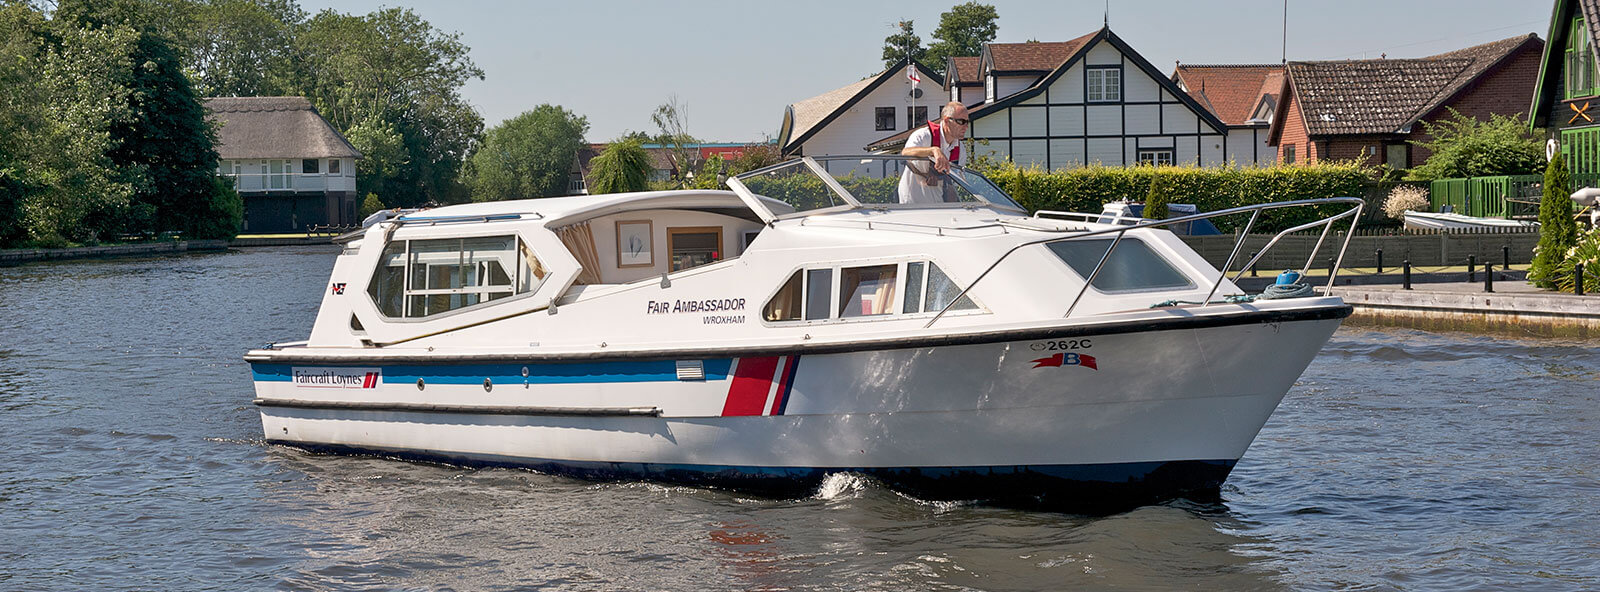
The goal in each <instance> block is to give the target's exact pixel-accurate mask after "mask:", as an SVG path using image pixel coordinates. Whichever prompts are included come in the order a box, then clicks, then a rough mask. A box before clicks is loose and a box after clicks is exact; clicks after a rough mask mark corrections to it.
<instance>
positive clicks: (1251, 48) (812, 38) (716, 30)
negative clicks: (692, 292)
mask: <svg viewBox="0 0 1600 592" xmlns="http://www.w3.org/2000/svg"><path fill="white" fill-rule="evenodd" d="M958 3H959V2H956V1H955V0H945V1H944V2H908V1H902V2H876V1H872V0H851V1H845V0H805V1H803V2H781V3H780V2H760V1H756V0H746V1H740V2H735V1H723V0H714V1H713V0H708V1H695V2H689V1H672V0H650V1H610V0H591V1H572V0H560V1H538V2H532V1H524V2H513V1H500V0H496V1H486V0H446V1H433V0H417V1H412V2H396V1H387V2H380V1H369V0H354V1H345V0H341V1H338V2H332V1H328V0H301V6H302V7H303V8H304V9H305V10H306V11H307V12H309V13H313V14H314V13H316V12H320V11H322V10H325V9H333V10H337V11H340V12H345V13H354V14H365V13H368V12H371V11H373V10H376V9H378V8H380V7H391V6H398V7H405V8H410V9H412V10H414V11H415V12H416V13H417V14H418V15H420V16H421V17H422V18H424V19H426V20H427V21H428V22H430V23H432V24H433V26H434V27H435V28H437V29H439V30H442V31H447V32H459V33H461V36H462V41H463V42H464V43H466V45H467V46H468V47H470V48H472V53H471V57H472V60H473V61H474V62H475V63H477V65H478V67H479V68H481V69H483V72H484V79H483V80H473V81H471V82H469V83H468V84H467V85H466V86H465V87H464V88H463V89H462V91H461V92H462V95H463V96H464V97H465V98H466V100H467V102H469V103H471V104H472V105H473V106H475V107H476V108H477V109H478V111H479V112H480V113H481V114H482V115H483V118H484V125H485V127H486V128H487V127H493V126H495V125H498V124H499V123H500V122H502V121H504V120H506V119H508V118H511V117H515V116H516V115H518V114H520V113H522V112H524V111H528V110H530V109H532V108H534V107H535V106H538V105H540V104H543V103H550V104H555V105H560V106H562V107H564V108H566V109H567V110H569V111H572V112H574V113H577V114H578V115H582V116H584V117H587V118H588V121H589V126H590V127H589V132H588V134H587V139H588V140H589V141H591V142H605V141H609V140H611V139H614V138H616V137H618V136H621V135H622V134H624V133H626V132H628V131H644V132H648V133H656V131H657V130H656V128H655V126H654V124H653V123H651V121H650V114H651V113H652V112H653V111H654V110H655V108H656V106H658V105H660V104H662V103H664V102H666V101H667V100H668V99H669V98H673V97H675V98H676V99H677V102H678V103H679V104H680V105H681V106H682V107H683V111H684V113H685V114H686V115H687V118H686V119H687V122H688V129H689V133H690V134H692V135H694V136H696V137H699V138H701V139H703V140H706V141H716V142H754V141H761V140H763V139H768V138H771V137H774V136H776V135H777V130H778V124H779V122H780V120H781V119H782V116H783V110H784V107H785V106H786V105H788V104H790V103H794V102H798V101H801V100H804V99H806V98H810V97H813V96H816V95H819V94H822V93H825V92H828V91H830V90H833V89H835V88H838V87H841V86H844V85H847V84H850V83H852V82H855V81H857V80H860V79H862V78H863V77H866V76H869V75H872V74H875V73H877V72H878V71H880V70H882V68H883V61H882V57H881V54H882V51H883V39H884V37H887V36H888V35H890V34H892V33H894V32H895V23H897V22H899V21H902V20H907V19H910V20H912V21H914V22H915V26H916V33H917V34H918V35H919V36H921V37H922V39H923V44H924V45H927V44H928V43H930V42H931V41H932V39H931V36H932V32H933V30H934V28H936V27H938V24H939V14H940V13H942V12H944V11H947V10H949V9H950V7H951V6H953V5H955V4H958ZM986 3H988V4H991V5H993V6H994V7H995V9H996V11H997V12H999V14H1000V19H999V34H998V36H997V37H996V39H995V41H997V42H1002V43H1016V42H1023V41H1028V40H1030V39H1037V40H1039V41H1066V40H1068V39H1072V38H1074V37H1078V36H1080V35H1083V34H1086V33H1090V32H1093V31H1095V30H1097V29H1099V28H1100V26H1101V24H1102V20H1103V19H1106V20H1109V23H1110V26H1111V30H1112V31H1115V32H1116V34H1117V35H1118V36H1120V37H1122V39H1123V40H1124V41H1126V42H1128V44H1129V45H1130V46H1132V47H1133V49H1134V50H1135V51H1137V52H1139V53H1140V54H1141V55H1143V56H1144V57H1145V59H1147V60H1149V61H1150V63H1151V64H1153V65H1154V66H1155V67H1156V68H1157V69H1159V70H1161V71H1162V72H1164V73H1166V74H1168V75H1170V74H1171V73H1172V70H1173V65H1174V60H1181V61H1182V62H1184V63H1190V64H1236V63H1278V62H1279V61H1280V59H1281V57H1282V55H1283V48H1284V32H1285V25H1284V21H1285V19H1284V6H1285V3H1284V0H1266V1H1259V0H1237V1H1231V0H1230V1H1194V0H1188V1H1172V0H1141V1H1139V2H1127V1H1118V2H1109V3H1108V2H1107V0H1091V1H1083V0H1051V1H1042V0H1041V1H1034V0H1017V1H1007V0H992V1H989V2H986ZM1108 7H1109V10H1108ZM1551 8H1552V2H1551V1H1550V0H1545V1H1539V0H1341V1H1339V2H1326V1H1322V2H1305V1H1303V0H1289V2H1288V19H1287V21H1288V24H1287V33H1288V35H1287V54H1288V59H1289V60H1291V61H1292V60H1335V59H1361V58H1377V57H1380V55H1382V54H1387V55H1388V56H1389V57H1395V58H1406V57H1422V56H1427V55H1432V54H1436V53H1442V52H1445V51H1450V50H1454V49H1460V48H1463V47H1468V46H1471V45H1476V44H1479V43H1486V42H1489V41H1495V40H1499V39H1505V38H1507V37H1514V36H1517V35H1523V34H1527V33H1535V34H1538V35H1539V37H1540V38H1543V37H1545V36H1546V34H1547V32H1548V29H1549V19H1550V12H1551ZM924 84H931V82H924Z"/></svg>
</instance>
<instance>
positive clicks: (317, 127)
mask: <svg viewBox="0 0 1600 592" xmlns="http://www.w3.org/2000/svg"><path fill="white" fill-rule="evenodd" d="M205 104H206V109H207V110H209V111H210V112H211V115H210V119H211V120H212V122H213V123H215V124H216V126H217V156H218V162H217V174H219V175H222V176H223V177H227V178H229V179H232V180H233V187H234V189H235V190H237V191H238V192H239V197H241V198H242V199H243V200H244V228H243V230H244V232H247V233H263V232H302V231H304V230H306V228H307V227H310V226H354V225H359V224H361V218H359V217H357V214H358V211H357V210H358V209H359V202H358V198H357V196H356V159H358V158H361V152H360V151H358V150H356V149H355V147H353V146H351V145H350V142H348V141H346V140H345V139H344V136H342V135H340V134H339V131H338V130H335V129H333V126H332V125H330V124H329V123H328V120H326V119H323V118H322V116H321V115H319V114H318V113H317V110H316V109H314V108H312V107H311V102H310V101H308V100H306V99H305V97H219V98H211V99H206V100H205Z"/></svg>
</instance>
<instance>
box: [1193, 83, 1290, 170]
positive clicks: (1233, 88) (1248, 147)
mask: <svg viewBox="0 0 1600 592" xmlns="http://www.w3.org/2000/svg"><path fill="white" fill-rule="evenodd" d="M1172 81H1173V82H1174V83H1177V85H1178V88H1181V89H1183V91H1184V92H1187V93H1189V96H1190V97H1194V100H1195V102H1197V103H1200V105H1201V106H1203V107H1205V108H1206V109H1207V110H1209V111H1211V114H1212V115H1216V116H1217V119H1221V120H1222V123H1223V124H1226V125H1227V126H1228V144H1227V145H1228V147H1229V148H1230V149H1231V151H1232V156H1233V158H1232V159H1231V160H1233V161H1234V162H1236V163H1241V164H1271V163H1273V162H1276V161H1277V159H1278V154H1277V150H1276V149H1275V148H1273V147H1272V145H1270V144H1268V143H1267V135H1268V133H1269V132H1270V131H1271V127H1272V116H1273V115H1274V113H1276V111H1277V108H1278V93H1279V92H1281V91H1282V90H1283V65H1281V64H1248V65H1196V64H1179V65H1178V66H1177V67H1176V68H1175V69H1174V70H1173V72H1172Z"/></svg>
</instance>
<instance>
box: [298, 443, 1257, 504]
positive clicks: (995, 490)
mask: <svg viewBox="0 0 1600 592" xmlns="http://www.w3.org/2000/svg"><path fill="white" fill-rule="evenodd" d="M268 442H271V443H273V444H284V445H288V446H293V447H297V448H302V449H305V450H309V451H312V452H324V453H333V454H359V455H376V456H385V457H393V458H400V459H405V460H417V461H424V462H443V463H448V464H453V465H463V466H479V467H481V466H493V467H515V468H525V469H533V470H536V471H540V472H545V473H551V474H557V475H566V476H571V477H577V478H581V479H592V480H618V479H621V480H631V479H646V480H652V481H661V482H667V483H681V484H687V485H699V486H708V487H722V488H728V489H734V490H739V491H746V492H751V493H757V494H763V495H774V496H780V497H788V496H804V495H810V494H812V493H814V492H815V491H816V488H817V486H818V485H819V484H820V483H821V482H822V479H823V478H824V477H826V476H828V475H830V474H833V473H860V474H863V475H868V476H871V477H873V478H876V479H878V480H879V481H882V482H884V483H885V484H887V485H889V486H890V487H893V488H895V489H897V490H901V491H905V492H907V493H910V494H912V495H915V496H917V497H919V498H922V499H929V500H978V501H984V502H988V503H996V504H1000V505H1008V506H1024V507H1042V508H1050V509H1064V510H1071V511H1076V512H1094V513H1105V512H1115V511H1121V510H1126V509H1129V508H1134V507H1138V506H1141V505H1146V504H1151V503H1156V502H1160V501H1164V500H1169V499H1173V498H1179V497H1185V498H1190V499H1194V500H1197V501H1215V500H1217V499H1218V497H1219V489H1220V488H1221V487H1222V482H1223V480H1225V479H1227V477H1228V473H1229V472H1230V471H1232V470H1233V466H1234V464H1235V463H1236V462H1237V461H1236V460H1184V461H1156V462H1136V463H1109V464H1089V465H1004V466H972V467H897V468H882V467H879V468H862V467H758V466H730V465H691V464H666V463H633V462H593V461H565V460H550V459H535V458H518V457H507V456H458V455H450V454H443V453H438V452H425V451H416V450H386V449H373V448H362V447H355V446H343V445H330V444H311V443H305V442H291V441H284V440H273V439H268Z"/></svg>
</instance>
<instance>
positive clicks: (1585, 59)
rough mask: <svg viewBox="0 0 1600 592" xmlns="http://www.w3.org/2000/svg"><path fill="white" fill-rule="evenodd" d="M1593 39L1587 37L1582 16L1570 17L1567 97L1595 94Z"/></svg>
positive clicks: (1587, 31)
mask: <svg viewBox="0 0 1600 592" xmlns="http://www.w3.org/2000/svg"><path fill="white" fill-rule="evenodd" d="M1593 43H1594V40H1593V39H1590V38H1589V27H1588V23H1586V22H1585V21H1584V19H1582V18H1575V19H1572V28H1571V29H1569V31H1568V33H1567V62H1566V68H1567V98H1569V99H1571V98H1576V97H1587V96H1591V95H1594V94H1595V79H1596V75H1595V62H1594V48H1593V47H1591V45H1593Z"/></svg>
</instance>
